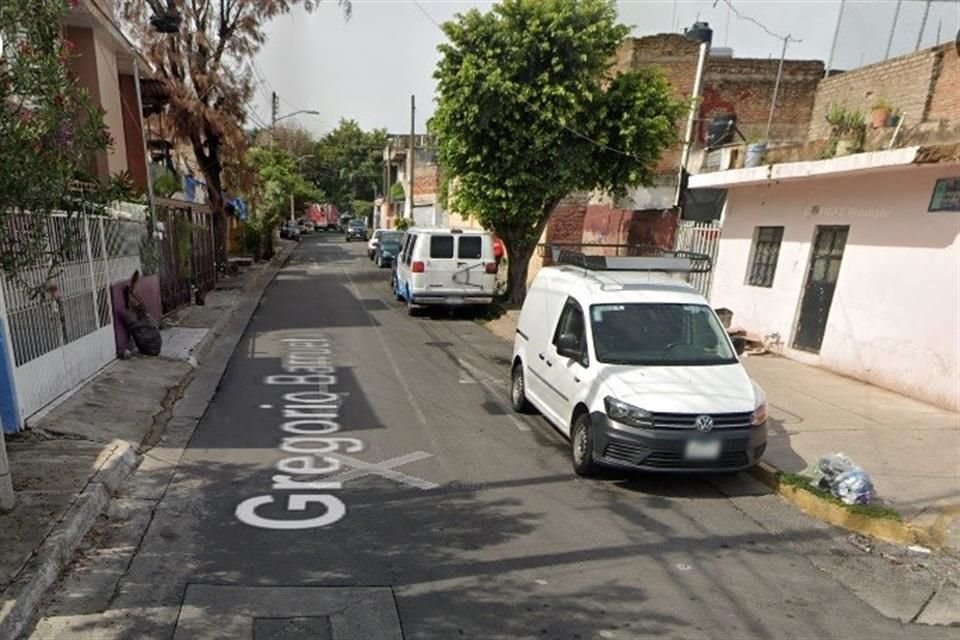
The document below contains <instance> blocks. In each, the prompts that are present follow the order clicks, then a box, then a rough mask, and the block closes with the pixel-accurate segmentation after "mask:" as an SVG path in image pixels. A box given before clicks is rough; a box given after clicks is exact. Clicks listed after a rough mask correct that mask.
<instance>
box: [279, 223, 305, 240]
mask: <svg viewBox="0 0 960 640" xmlns="http://www.w3.org/2000/svg"><path fill="white" fill-rule="evenodd" d="M280 237H281V238H286V239H287V240H298V241H299V240H300V225H298V224H297V223H296V222H293V221H291V220H287V221H285V222H284V223H283V224H282V225H280Z"/></svg>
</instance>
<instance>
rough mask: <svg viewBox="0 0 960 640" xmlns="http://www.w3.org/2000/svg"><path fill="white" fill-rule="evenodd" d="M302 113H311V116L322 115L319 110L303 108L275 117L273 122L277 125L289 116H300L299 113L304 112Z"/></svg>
mask: <svg viewBox="0 0 960 640" xmlns="http://www.w3.org/2000/svg"><path fill="white" fill-rule="evenodd" d="M302 113H305V114H307V115H311V116H318V115H320V112H319V111H314V110H313V109H301V110H299V111H294V112H293V113H288V114H286V115H284V116H280V117H278V118H274V119H273V124H274V125H276V124H277V123H278V122H280V121H281V120H286V119H287V118H292V117H293V116H298V115H300V114H302Z"/></svg>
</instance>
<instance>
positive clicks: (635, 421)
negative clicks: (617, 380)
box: [603, 396, 653, 427]
mask: <svg viewBox="0 0 960 640" xmlns="http://www.w3.org/2000/svg"><path fill="white" fill-rule="evenodd" d="M603 404H604V407H605V408H606V410H607V417H609V418H610V419H611V420H615V421H616V422H622V423H623V424H626V425H629V426H631V427H652V426H653V416H652V415H651V414H650V412H649V411H646V410H644V409H641V408H640V407H635V406H633V405H632V404H627V403H626V402H621V401H620V400H617V399H616V398H611V397H610V396H607V397H606V398H604V399H603Z"/></svg>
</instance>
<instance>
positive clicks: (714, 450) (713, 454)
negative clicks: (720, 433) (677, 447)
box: [685, 440, 720, 460]
mask: <svg viewBox="0 0 960 640" xmlns="http://www.w3.org/2000/svg"><path fill="white" fill-rule="evenodd" d="M685 455H686V458H687V459H688V460H716V459H717V458H719V457H720V441H719V440H690V441H688V442H687V448H686V451H685Z"/></svg>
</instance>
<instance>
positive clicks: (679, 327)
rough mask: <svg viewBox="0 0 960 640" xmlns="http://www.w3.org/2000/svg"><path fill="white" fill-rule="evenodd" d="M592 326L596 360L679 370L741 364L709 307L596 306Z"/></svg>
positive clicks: (658, 305) (648, 304)
mask: <svg viewBox="0 0 960 640" xmlns="http://www.w3.org/2000/svg"><path fill="white" fill-rule="evenodd" d="M590 320H591V322H590V325H591V327H592V330H593V343H594V348H595V350H596V352H597V360H599V361H600V362H604V363H607V364H629V365H654V366H680V365H694V366H697V365H719V364H732V363H734V362H736V361H737V358H736V355H735V354H734V352H733V349H732V348H731V347H730V342H729V341H728V340H727V337H726V332H725V331H724V329H723V327H721V326H720V323H719V322H717V319H716V317H715V316H714V315H713V313H712V311H711V310H710V307H708V306H706V305H698V304H655V303H642V304H595V305H593V306H591V307H590Z"/></svg>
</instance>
